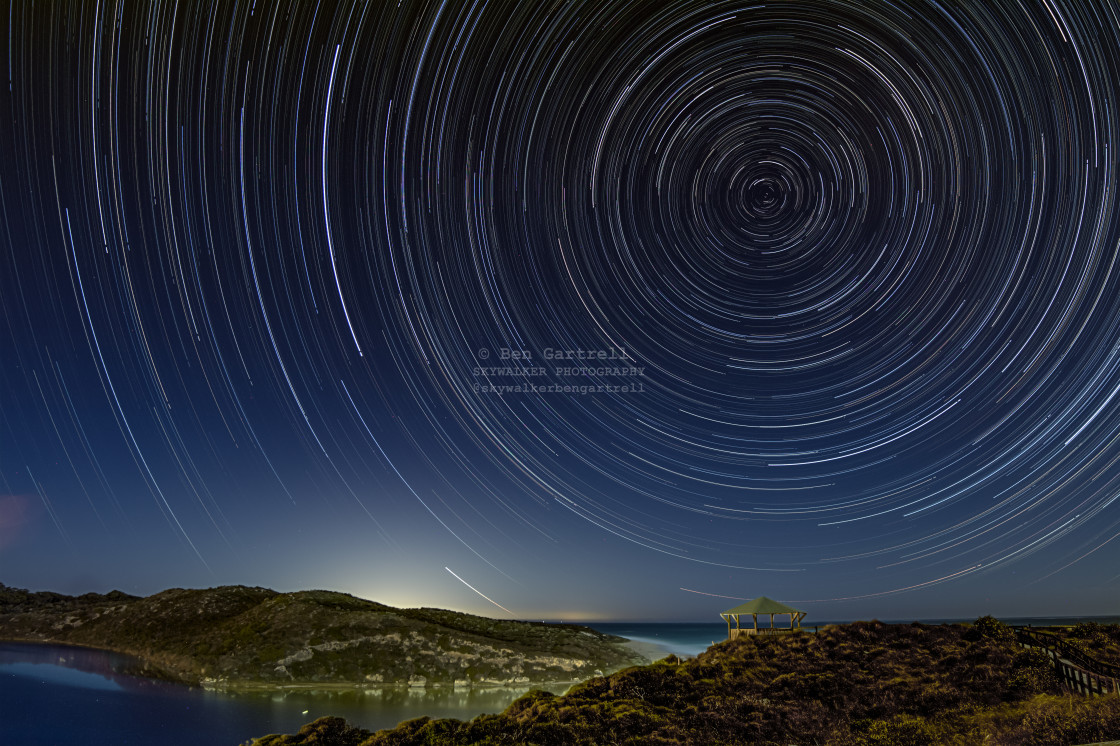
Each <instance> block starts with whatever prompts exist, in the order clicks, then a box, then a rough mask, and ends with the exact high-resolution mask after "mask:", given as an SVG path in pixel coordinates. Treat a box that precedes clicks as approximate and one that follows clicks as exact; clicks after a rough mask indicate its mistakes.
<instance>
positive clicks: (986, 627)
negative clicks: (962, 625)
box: [965, 615, 1015, 642]
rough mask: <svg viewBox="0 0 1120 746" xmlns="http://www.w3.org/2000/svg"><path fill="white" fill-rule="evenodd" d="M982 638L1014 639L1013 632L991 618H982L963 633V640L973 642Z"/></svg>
mask: <svg viewBox="0 0 1120 746" xmlns="http://www.w3.org/2000/svg"><path fill="white" fill-rule="evenodd" d="M984 637H988V638H991V639H993V640H1005V641H1010V640H1014V639H1015V631H1014V630H1012V629H1011V628H1010V627H1008V626H1007V625H1006V624H1004V623H1003V622H1001V621H1000V620H998V619H996V618H995V617H993V616H990V615H988V616H982V617H980V618H979V619H977V620H976V622H975V623H974V624H973V625H972V627H971V628H969V630H968V632H966V633H965V639H966V640H971V641H973V642H975V641H976V640H979V639H981V638H984Z"/></svg>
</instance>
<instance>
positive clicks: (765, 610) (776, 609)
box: [720, 596, 805, 616]
mask: <svg viewBox="0 0 1120 746" xmlns="http://www.w3.org/2000/svg"><path fill="white" fill-rule="evenodd" d="M804 613H805V612H803V611H802V610H801V609H795V608H793V607H792V606H786V605H785V604H783V603H778V602H777V601H775V600H773V599H770V598H767V597H766V596H759V597H758V598H756V599H753V600H751V601H747V602H746V603H745V604H739V605H738V606H736V607H735V608H734V609H728V610H727V611H725V612H723V614H721V615H720V616H724V615H728V616H735V615H736V614H804Z"/></svg>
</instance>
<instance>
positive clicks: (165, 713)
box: [0, 643, 567, 746]
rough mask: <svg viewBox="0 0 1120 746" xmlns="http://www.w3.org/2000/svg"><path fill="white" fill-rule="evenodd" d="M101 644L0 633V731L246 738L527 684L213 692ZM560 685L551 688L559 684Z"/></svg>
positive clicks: (503, 696)
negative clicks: (146, 674)
mask: <svg viewBox="0 0 1120 746" xmlns="http://www.w3.org/2000/svg"><path fill="white" fill-rule="evenodd" d="M137 670H140V668H139V665H138V662H137V661H136V660H134V659H131V658H129V657H128V656H123V655H118V654H115V653H109V652H106V651H102V650H90V649H88V648H75V647H67V646H59V645H42V644H23V643H0V722H2V727H0V733H2V737H0V741H2V742H3V743H19V744H21V746H38V745H39V744H42V745H43V746H48V745H49V746H56V745H57V744H59V743H82V744H83V746H100V745H101V744H105V745H106V746H109V745H110V744H112V746H118V745H119V744H122V743H158V744H160V746H179V745H180V744H182V746H188V745H189V746H197V744H200V743H205V744H215V745H217V746H220V745H221V744H228V746H235V744H240V743H244V742H246V741H247V740H249V739H250V738H252V737H255V736H262V735H265V734H268V733H294V732H295V731H297V730H299V728H300V727H301V726H302V725H304V724H305V723H308V722H310V721H312V720H314V719H316V718H319V717H323V716H326V715H337V716H341V717H344V718H346V719H347V720H348V721H350V722H351V723H352V724H354V725H357V726H359V727H362V728H365V729H367V730H379V729H382V728H392V727H394V726H395V725H397V724H398V723H400V722H402V721H404V720H411V719H413V718H418V717H423V716H425V715H427V716H429V717H436V718H440V717H446V718H458V719H460V720H466V719H470V718H472V717H474V716H476V715H479V714H482V713H494V712H501V711H502V710H504V709H505V708H506V707H508V706H509V704H510V702H512V701H513V700H514V699H516V698H517V697H519V696H521V695H522V694H524V693H525V692H526V691H528V689H526V688H493V689H450V688H449V689H430V690H425V689H416V688H407V687H387V688H384V689H368V690H337V689H334V690H331V689H323V690H289V691H267V692H228V693H227V692H215V691H205V690H201V689H191V688H188V687H184V686H180V685H176V684H171V683H168V682H162V681H154V680H152V679H145V678H142V677H138V676H134V675H132V673H130V672H135V671H137ZM566 689H567V686H566V685H559V686H557V687H552V688H550V691H553V692H555V693H563V692H564V691H565V690H566Z"/></svg>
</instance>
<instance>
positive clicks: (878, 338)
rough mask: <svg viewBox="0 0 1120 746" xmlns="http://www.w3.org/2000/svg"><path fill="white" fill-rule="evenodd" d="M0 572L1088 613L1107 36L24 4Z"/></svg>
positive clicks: (713, 602) (457, 9)
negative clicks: (763, 598) (762, 597)
mask: <svg viewBox="0 0 1120 746" xmlns="http://www.w3.org/2000/svg"><path fill="white" fill-rule="evenodd" d="M3 15H5V16H6V23H7V29H6V31H7V33H5V34H3V35H2V37H0V43H4V44H5V45H6V48H5V52H6V54H5V55H4V57H3V58H4V59H5V60H6V61H7V70H8V75H7V77H8V85H7V86H6V87H2V90H0V213H2V215H3V226H2V228H0V248H2V251H0V308H2V310H3V317H2V318H3V321H2V323H0V582H4V583H7V584H8V585H14V586H20V587H29V588H33V589H52V590H59V591H65V592H85V591H89V590H96V591H106V590H109V589H111V588H120V589H122V590H125V591H129V592H133V593H151V592H155V591H158V590H161V589H163V588H165V587H170V586H187V587H205V586H213V585H218V584H228V583H240V584H247V585H265V586H270V587H273V588H277V589H280V590H296V589H301V588H311V587H320V588H333V589H339V590H344V591H348V592H351V593H355V594H357V595H361V596H364V597H367V598H372V599H376V600H379V601H383V602H385V603H390V604H396V605H405V606H416V605H429V606H442V607H449V608H457V609H464V610H470V611H475V612H477V613H483V614H489V615H495V616H507V615H512V616H516V617H521V618H565V619H577V618H582V619H653V620H662V619H666V620H667V619H705V620H716V619H717V617H716V616H715V615H716V614H717V613H718V612H719V611H721V610H723V609H724V608H726V607H729V606H732V605H735V604H736V603H738V601H737V600H734V599H740V598H751V597H754V596H756V595H760V594H762V595H768V596H770V597H773V598H778V599H781V600H783V601H787V602H795V603H797V604H799V605H801V607H802V608H805V609H807V610H808V611H809V614H810V616H809V619H808V620H807V621H809V622H811V621H812V620H813V619H814V618H817V619H826V618H831V619H835V618H856V617H863V618H867V617H880V618H913V617H923V618H931V617H947V616H962V617H970V616H975V615H979V614H984V613H994V614H1002V615H1037V614H1108V613H1111V614H1115V613H1118V611H1120V608H1118V606H1117V602H1116V599H1117V598H1118V597H1120V594H1118V593H1117V591H1118V590H1120V562H1118V559H1120V541H1114V539H1115V538H1116V537H1117V534H1118V532H1120V503H1118V502H1117V501H1116V498H1117V495H1118V494H1120V463H1118V460H1120V430H1118V426H1117V423H1118V422H1120V397H1118V396H1117V395H1118V393H1120V366H1118V362H1120V266H1118V261H1117V260H1118V258H1120V248H1118V247H1120V211H1118V209H1117V173H1116V162H1117V157H1116V152H1115V150H1116V147H1117V143H1118V142H1120V120H1118V119H1117V116H1118V114H1117V110H1118V108H1120V65H1118V60H1120V41H1118V39H1117V34H1116V29H1117V28H1120V9H1118V7H1117V5H1116V3H1115V2H1113V1H1112V0H1094V1H1093V2H1076V3H1075V2H1065V1H1059V0H1049V1H1044V0H1030V1H1029V2H1024V3H1013V2H1004V1H1002V0H999V1H996V2H992V1H990V0H986V1H985V2H982V3H981V2H974V3H973V2H966V3H961V4H954V5H941V4H938V3H935V2H908V3H903V4H892V3H887V2H876V3H870V4H867V3H849V2H798V1H792V2H784V3H781V4H780V5H777V6H766V7H764V6H762V5H758V4H754V5H752V4H746V3H734V2H683V3H682V2H671V3H651V2H645V1H643V2H640V3H639V2H594V3H570V2H567V3H565V2H557V3H512V2H510V3H500V2H498V3H495V2H491V3H486V2H465V1H464V2H452V1H451V0H448V1H447V2H443V3H438V2H403V3H401V4H400V6H399V7H398V6H394V5H393V4H391V3H369V4H365V3H356V4H348V3H338V4H334V3H325V4H318V5H316V4H314V3H260V4H256V5H254V4H245V3H241V4H237V5H236V6H235V5H234V4H233V3H220V4H219V6H218V7H217V8H207V9H201V8H198V7H195V4H193V3H187V4H180V5H179V6H178V7H172V6H170V5H168V4H165V3H158V4H151V3H140V2H127V3H126V2H112V1H108V2H78V3H50V4H47V3H40V4H35V5H34V6H32V4H30V3H14V4H13V5H12V7H11V8H10V12H9V13H7V14H3Z"/></svg>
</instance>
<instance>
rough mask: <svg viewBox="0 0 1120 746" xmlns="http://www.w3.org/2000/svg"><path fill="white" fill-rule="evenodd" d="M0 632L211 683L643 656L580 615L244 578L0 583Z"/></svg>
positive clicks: (492, 671)
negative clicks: (145, 588) (551, 617)
mask: <svg viewBox="0 0 1120 746" xmlns="http://www.w3.org/2000/svg"><path fill="white" fill-rule="evenodd" d="M0 639H5V640H24V641H33V642H54V643H66V644H74V645H87V646H90V647H97V648H103V649H107V650H113V651H116V652H120V653H125V654H128V655H131V656H134V657H136V658H137V659H139V661H140V662H141V664H142V665H141V666H140V668H139V670H138V672H140V673H143V674H145V675H149V676H157V677H160V678H167V679H171V680H176V681H183V682H186V683H191V684H203V685H207V686H215V687H238V686H240V687H246V686H269V687H271V686H300V685H305V686H312V685H314V686H323V685H339V686H369V685H377V684H412V685H424V686H428V685H454V684H459V685H461V686H466V685H490V684H503V685H505V684H520V685H525V684H532V683H538V682H539V683H545V682H563V681H579V680H582V679H586V678H588V677H590V676H593V675H595V674H596V673H602V672H605V671H612V670H616V669H618V668H621V667H623V666H626V665H632V664H634V663H636V662H641V661H642V660H643V659H642V658H641V657H640V656H638V655H637V654H636V653H634V652H633V651H632V650H630V649H629V648H627V647H625V646H624V645H623V644H622V643H623V640H622V638H618V637H613V636H611V635H604V634H602V633H599V632H596V631H594V630H591V629H588V628H586V627H580V626H577V625H556V624H543V623H533V622H514V621H501V620H494V619H487V618H485V617H479V616H473V615H471V614H461V613H458V612H454V611H445V610H441V609H396V608H393V607H391V606H385V605H384V604H379V603H375V602H373V601H366V600H363V599H360V598H356V597H354V596H350V595H347V594H345V593H335V592H331V591H303V592H299V593H278V592H276V591H272V590H269V589H267V588H248V587H245V586H224V587H221V588H211V589H205V590H186V589H181V588H175V589H171V590H167V591H163V592H161V593H157V594H155V595H153V596H148V597H137V596H130V595H127V594H124V593H121V592H119V591H114V592H112V593H109V594H105V595H99V594H94V593H88V594H85V595H83V596H77V597H73V596H64V595H61V594H57V593H32V592H29V591H25V590H20V589H15V588H8V587H6V586H2V585H0Z"/></svg>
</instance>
